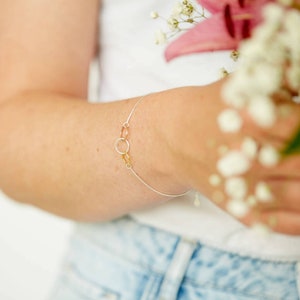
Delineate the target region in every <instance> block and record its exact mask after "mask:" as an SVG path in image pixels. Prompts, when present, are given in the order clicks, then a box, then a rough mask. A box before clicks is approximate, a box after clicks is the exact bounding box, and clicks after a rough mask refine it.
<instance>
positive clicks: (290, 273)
mask: <svg viewBox="0 0 300 300" xmlns="http://www.w3.org/2000/svg"><path fill="white" fill-rule="evenodd" d="M299 251H300V249H299ZM299 265H300V264H299V262H296V261H295V262H282V261H268V260H264V259H261V258H259V257H249V256H243V255H242V254H235V253H231V252H227V251H224V250H220V249H216V248H213V247H209V246H207V245H204V244H202V243H200V242H199V241H194V240H188V239H185V238H184V237H181V236H177V235H174V234H171V233H168V232H165V231H162V230H159V229H156V228H153V227H149V226H146V225H143V224H139V223H137V222H135V221H134V220H132V219H131V218H129V217H125V218H121V219H118V220H115V221H113V222H109V223H101V224H79V225H78V229H77V230H76V233H75V234H74V235H73V237H72V240H71V247H70V251H69V253H68V255H67V257H66V262H65V265H64V268H63V271H62V275H61V277H60V278H59V280H58V282H57V285H56V287H55V289H54V291H53V294H52V297H51V298H50V299H52V300H88V299H89V300H102V299H106V300H175V299H176V300H196V299H205V300H250V299H251V300H254V299H255V300H260V299H261V300H277V299H278V300H297V299H298V300H299V299H300V294H299V284H300V274H299Z"/></svg>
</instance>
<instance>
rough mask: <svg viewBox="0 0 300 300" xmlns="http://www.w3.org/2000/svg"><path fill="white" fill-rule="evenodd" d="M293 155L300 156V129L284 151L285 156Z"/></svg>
mask: <svg viewBox="0 0 300 300" xmlns="http://www.w3.org/2000/svg"><path fill="white" fill-rule="evenodd" d="M293 154H300V127H299V128H298V130H297V131H296V133H295V134H294V136H293V137H292V138H291V139H290V141H288V143H287V145H286V146H285V148H284V149H283V150H282V155H283V156H289V155H293Z"/></svg>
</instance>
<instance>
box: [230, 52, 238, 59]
mask: <svg viewBox="0 0 300 300" xmlns="http://www.w3.org/2000/svg"><path fill="white" fill-rule="evenodd" d="M239 56H240V52H239V51H238V50H233V51H231V54H230V57H231V58H232V59H233V60H234V61H237V60H238V59H239Z"/></svg>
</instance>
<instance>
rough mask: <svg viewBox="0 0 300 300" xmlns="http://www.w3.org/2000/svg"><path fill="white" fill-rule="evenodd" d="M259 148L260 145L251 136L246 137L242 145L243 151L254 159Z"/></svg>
mask: <svg viewBox="0 0 300 300" xmlns="http://www.w3.org/2000/svg"><path fill="white" fill-rule="evenodd" d="M257 150H258V145H257V143H256V141H255V140H254V139H253V138H251V137H245V138H244V140H243V142H242V145H241V151H242V152H243V153H244V154H245V155H246V156H247V157H248V158H249V159H254V158H255V156H256V154H257Z"/></svg>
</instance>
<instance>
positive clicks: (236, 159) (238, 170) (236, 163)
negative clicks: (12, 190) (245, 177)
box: [217, 150, 251, 177]
mask: <svg viewBox="0 0 300 300" xmlns="http://www.w3.org/2000/svg"><path fill="white" fill-rule="evenodd" d="M250 167H251V165H250V161H249V159H248V158H247V157H246V155H245V154H243V153H242V152H240V151H237V150H231V151H228V152H227V153H226V154H225V155H224V156H223V157H222V158H221V159H220V160H219V161H218V163H217V169H218V171H219V172H220V174H221V175H222V176H224V177H231V176H236V175H241V174H243V173H245V172H247V171H248V170H249V169H250Z"/></svg>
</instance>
